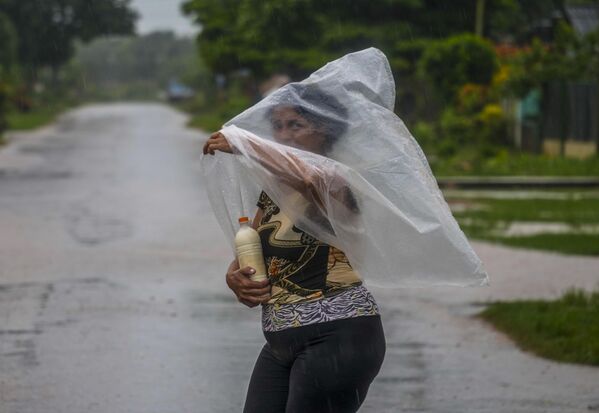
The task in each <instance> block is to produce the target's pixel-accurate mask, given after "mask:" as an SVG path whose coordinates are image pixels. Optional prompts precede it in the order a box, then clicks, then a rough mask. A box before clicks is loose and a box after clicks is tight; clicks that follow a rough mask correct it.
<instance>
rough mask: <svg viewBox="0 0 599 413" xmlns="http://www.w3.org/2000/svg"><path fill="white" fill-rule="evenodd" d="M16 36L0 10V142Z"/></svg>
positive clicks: (14, 56) (11, 74)
mask: <svg viewBox="0 0 599 413" xmlns="http://www.w3.org/2000/svg"><path fill="white" fill-rule="evenodd" d="M16 48H17V37H16V33H15V30H14V27H13V25H12V23H11V22H10V20H9V19H8V18H7V17H6V16H5V15H4V14H2V13H1V12H0V144H1V143H2V132H3V131H4V130H5V129H6V126H7V122H6V112H7V110H8V100H9V95H10V86H9V81H10V80H11V78H12V77H13V70H14V66H15V60H16Z"/></svg>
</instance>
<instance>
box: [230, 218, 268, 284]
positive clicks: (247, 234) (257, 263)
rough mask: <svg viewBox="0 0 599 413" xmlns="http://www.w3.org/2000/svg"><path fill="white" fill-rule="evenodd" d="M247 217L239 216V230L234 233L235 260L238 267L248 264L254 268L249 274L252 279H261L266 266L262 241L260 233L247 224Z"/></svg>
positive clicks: (263, 276)
mask: <svg viewBox="0 0 599 413" xmlns="http://www.w3.org/2000/svg"><path fill="white" fill-rule="evenodd" d="M249 221H250V220H249V218H248V217H241V218H239V225H240V227H239V230H238V231H237V234H236V235H235V249H236V250H237V260H238V261H239V268H243V267H247V266H250V267H252V268H253V269H255V270H256V272H255V273H254V274H252V275H251V276H250V278H251V279H252V281H262V280H264V279H266V278H267V277H266V268H265V266H264V256H263V255H262V243H261V242H260V235H258V232H257V231H256V230H255V229H254V228H252V227H251V226H250V224H249Z"/></svg>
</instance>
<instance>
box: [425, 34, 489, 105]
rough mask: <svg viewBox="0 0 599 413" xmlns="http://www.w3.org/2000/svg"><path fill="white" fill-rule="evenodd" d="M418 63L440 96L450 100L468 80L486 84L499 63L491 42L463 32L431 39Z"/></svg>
mask: <svg viewBox="0 0 599 413" xmlns="http://www.w3.org/2000/svg"><path fill="white" fill-rule="evenodd" d="M420 67H421V70H422V72H423V73H424V74H425V75H426V76H427V77H428V78H429V79H430V81H431V82H432V83H433V84H434V86H435V88H436V89H437V91H438V92H439V94H440V95H441V96H442V97H443V99H444V100H445V101H447V102H451V101H452V100H453V98H454V97H455V95H456V93H457V91H458V90H459V89H460V88H461V87H462V86H464V85H465V84H467V83H474V84H489V83H490V82H491V80H492V78H493V75H494V74H495V72H496V71H497V69H498V68H499V63H498V60H497V55H496V54H495V51H494V49H493V45H492V44H490V43H489V42H488V41H486V40H484V39H482V38H480V37H478V36H475V35H472V34H462V35H457V36H452V37H449V38H448V39H446V40H440V41H438V42H435V43H432V44H431V45H430V46H429V47H428V48H427V49H426V50H425V51H424V54H423V55H422V58H421V61H420Z"/></svg>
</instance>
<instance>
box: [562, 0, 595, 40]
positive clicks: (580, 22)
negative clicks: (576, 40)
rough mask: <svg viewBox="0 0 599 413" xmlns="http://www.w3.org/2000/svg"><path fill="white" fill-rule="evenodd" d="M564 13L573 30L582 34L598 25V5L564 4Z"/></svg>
mask: <svg viewBox="0 0 599 413" xmlns="http://www.w3.org/2000/svg"><path fill="white" fill-rule="evenodd" d="M566 14H567V15H568V20H570V24H572V27H573V28H574V30H576V32H577V33H578V34H581V35H583V36H584V35H585V34H587V33H589V32H592V31H593V30H596V29H597V27H599V5H595V4H592V5H591V4H589V5H583V6H566Z"/></svg>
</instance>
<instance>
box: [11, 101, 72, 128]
mask: <svg viewBox="0 0 599 413" xmlns="http://www.w3.org/2000/svg"><path fill="white" fill-rule="evenodd" d="M66 108H67V107H66V106H64V105H48V106H45V107H41V108H36V109H34V110H32V111H30V112H16V111H13V112H9V113H8V116H7V121H8V129H9V130H30V129H35V128H39V127H40V126H44V125H47V124H49V123H51V122H53V121H54V120H55V119H56V117H57V116H58V115H59V114H60V113H62V111H64V110H65V109H66Z"/></svg>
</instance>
